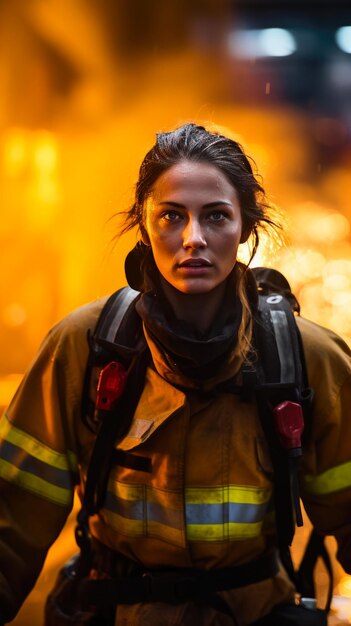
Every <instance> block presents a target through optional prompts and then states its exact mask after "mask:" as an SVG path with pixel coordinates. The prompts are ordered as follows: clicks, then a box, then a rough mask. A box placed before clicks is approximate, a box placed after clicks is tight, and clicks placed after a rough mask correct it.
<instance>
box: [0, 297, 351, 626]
mask: <svg viewBox="0 0 351 626" xmlns="http://www.w3.org/2000/svg"><path fill="white" fill-rule="evenodd" d="M102 304H103V302H96V303H94V304H92V305H88V306H87V307H83V308H82V309H80V310H78V311H76V312H75V313H73V314H71V315H70V316H68V317H67V318H66V319H65V320H64V321H63V322H61V323H60V324H59V325H57V326H56V327H55V328H54V329H53V331H51V333H50V334H49V336H48V337H47V339H46V340H45V342H44V344H43V346H42V348H41V351H40V353H39V355H38V357H37V359H36V361H35V363H34V365H33V366H32V368H31V369H30V370H29V372H28V374H27V375H26V377H25V379H24V381H23V383H22V385H21V387H20V389H19V391H18V392H17V394H16V396H15V398H14V400H13V402H12V403H11V405H10V407H9V409H8V412H7V416H4V417H3V419H2V422H1V426H0V429H1V436H2V448H1V459H2V460H1V462H0V475H1V477H2V478H1V498H0V507H1V518H2V528H7V529H8V530H7V532H6V533H5V534H4V535H3V537H1V533H0V562H1V563H2V564H3V565H2V566H3V572H4V579H2V580H0V606H1V609H3V611H2V614H4V615H5V617H6V619H8V620H9V619H12V618H13V617H14V614H15V612H16V610H18V608H19V605H20V604H21V602H22V601H23V599H24V596H25V595H26V594H27V593H28V591H29V590H30V588H31V586H32V585H33V584H34V582H35V579H36V577H37V575H38V573H39V571H40V568H41V566H42V563H43V560H44V557H45V553H46V551H47V549H48V547H49V546H50V545H51V543H52V542H53V541H54V539H55V538H56V536H57V534H58V533H59V531H60V530H61V528H62V526H63V524H64V521H65V518H66V516H67V514H68V512H69V510H70V507H71V503H72V489H73V487H74V485H76V484H77V482H78V479H77V468H78V462H77V459H79V471H80V482H81V487H80V489H82V488H83V483H84V476H85V474H86V469H87V464H88V460H89V457H90V454H91V449H92V445H93V442H94V435H93V434H92V433H91V432H89V431H88V429H87V428H86V427H85V426H84V425H83V424H82V422H81V420H80V408H81V395H82V386H83V378H84V370H85V364H86V360H87V357H88V344H87V341H86V334H87V330H88V328H91V329H92V328H93V327H94V326H95V323H96V320H97V318H98V315H99V312H100V310H101V307H102ZM298 324H299V327H300V330H301V332H302V337H303V342H304V347H305V353H306V359H307V367H308V371H309V378H310V383H311V386H313V387H314V389H315V411H314V422H313V425H312V427H311V434H310V437H309V441H308V444H307V447H306V450H305V453H304V458H303V472H302V487H303V499H304V504H305V507H306V509H307V511H308V514H309V516H310V517H311V520H312V522H313V523H314V525H315V527H316V528H317V530H318V531H320V532H324V533H328V534H335V536H336V538H337V540H338V542H339V552H338V557H339V560H340V562H341V563H342V565H343V566H344V568H345V569H346V571H349V572H351V558H350V554H351V552H350V543H351V521H350V517H349V510H350V497H351V478H350V476H351V472H350V471H349V469H350V466H351V436H350V435H351V432H350V431H351V420H348V419H347V414H348V411H349V410H350V409H349V407H350V400H351V366H350V351H349V350H348V348H347V346H346V345H345V344H344V343H343V342H342V341H341V340H340V339H339V338H338V337H336V336H335V335H334V334H333V333H332V332H331V331H328V330H325V329H322V328H320V327H319V326H317V325H315V324H313V323H311V322H307V321H306V320H303V319H298ZM146 337H147V341H148V344H149V348H150V351H151V354H152V357H153V365H152V366H151V367H149V368H148V370H147V376H146V382H145V387H144V391H143V393H142V396H141V398H140V401H139V404H138V407H137V410H136V412H135V414H134V418H133V422H132V425H131V428H130V430H129V432H128V433H127V435H126V436H125V437H124V439H123V441H122V443H121V445H120V449H121V450H122V451H124V452H125V453H126V454H128V455H130V456H132V457H133V458H135V459H151V461H150V465H151V467H150V465H149V466H148V467H149V469H151V471H143V470H141V469H135V468H134V469H130V468H129V467H127V466H123V464H122V465H121V464H120V465H118V466H116V467H114V468H113V470H112V472H111V477H110V481H109V486H108V492H107V496H106V500H105V504H104V508H103V509H102V510H101V512H100V514H99V515H98V516H96V517H95V518H94V519H93V520H92V521H91V532H92V534H93V535H94V536H95V537H97V539H99V540H100V541H102V542H103V543H104V544H106V545H108V546H110V547H113V548H114V549H116V550H118V551H119V552H120V553H121V554H123V555H125V556H127V557H129V558H130V559H133V560H134V561H139V562H141V563H142V564H143V565H144V566H145V567H146V568H150V569H154V568H159V567H160V566H164V567H167V568H173V567H180V568H187V567H196V568H200V569H206V570H207V569H212V568H225V567H232V566H235V565H239V564H241V563H245V562H248V561H251V560H254V559H255V558H258V557H260V556H262V555H263V554H265V553H266V552H267V551H268V550H269V549H270V548H271V546H272V545H274V543H275V530H274V523H273V521H272V514H271V511H270V502H271V495H272V482H271V478H272V477H271V466H270V458H269V454H268V451H267V449H266V445H265V441H264V436H263V432H262V429H261V425H260V421H259V419H258V415H257V409H256V406H255V403H254V402H252V403H242V402H240V399H239V397H238V396H236V395H233V394H230V393H228V392H225V391H222V392H221V391H218V390H216V385H217V384H218V383H219V382H223V381H225V380H227V379H228V378H230V377H233V376H234V375H235V374H237V373H238V372H239V370H240V365H241V363H240V360H239V358H238V357H236V358H235V359H233V360H232V361H231V362H230V363H227V364H226V366H225V367H224V368H223V369H222V371H221V372H220V373H219V374H218V376H216V377H213V378H212V379H211V380H207V381H203V382H202V383H201V385H199V386H196V385H192V387H189V388H187V389H186V390H185V388H186V387H187V381H186V380H185V379H184V378H183V379H182V378H181V375H180V374H179V372H176V373H175V372H174V371H173V370H172V368H171V366H170V364H169V363H168V362H167V361H166V360H165V357H164V355H163V353H162V351H161V349H160V347H159V346H157V345H156V344H155V343H154V342H153V341H152V340H151V338H150V337H149V336H147V335H146ZM179 384H182V390H180V389H179V388H177V386H176V385H179ZM28 407H30V410H31V413H30V414H29V412H28ZM68 451H70V452H68ZM122 463H123V457H122ZM125 465H127V464H125ZM43 476H44V478H43ZM38 513H39V514H38ZM34 518H35V523H34ZM28 528H30V529H31V534H30V537H28ZM160 559H162V562H160ZM5 575H6V582H5ZM293 593H294V589H293V587H292V584H291V582H290V581H289V579H288V577H287V576H286V574H285V572H284V571H283V570H282V569H281V571H280V572H279V573H278V575H277V576H276V577H274V578H272V579H269V580H267V581H263V582H261V583H259V584H257V585H255V587H254V588H252V586H248V587H246V588H244V589H240V590H231V591H225V592H221V593H220V595H221V597H223V598H224V599H225V601H226V603H227V605H228V606H229V607H231V609H232V611H233V615H234V616H235V618H234V617H233V619H230V618H229V617H228V616H227V615H222V614H219V613H218V612H217V611H216V610H215V609H209V610H208V611H207V610H206V611H205V610H204V609H203V608H201V606H196V605H194V604H193V603H191V602H189V603H185V604H184V605H180V606H172V605H167V604H164V603H161V604H160V603H152V604H138V605H132V606H125V605H120V606H119V607H118V609H117V618H116V620H117V621H116V623H117V624H118V626H121V625H123V624H128V626H132V625H133V626H136V625H138V626H139V625H141V624H145V623H153V624H155V625H156V624H158V623H162V626H167V625H168V624H184V625H187V624H190V623H201V624H202V625H203V626H210V624H214V623H216V624H218V625H221V626H222V625H223V626H224V625H226V624H233V622H234V623H235V621H234V619H235V620H236V622H237V623H238V624H248V623H250V622H254V621H256V620H258V619H259V618H261V617H263V616H264V615H265V614H267V613H268V612H269V611H270V610H271V608H272V607H273V606H274V605H275V604H277V603H283V602H288V601H290V600H292V598H293ZM3 607H4V608H3ZM160 616H161V617H160ZM160 619H161V622H160Z"/></svg>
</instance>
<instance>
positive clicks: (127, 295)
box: [105, 287, 140, 343]
mask: <svg viewBox="0 0 351 626" xmlns="http://www.w3.org/2000/svg"><path fill="white" fill-rule="evenodd" d="M139 293H140V292H139V291H135V290H134V289H131V288H130V287H126V288H125V289H123V291H121V292H120V293H119V294H118V298H117V299H116V302H115V304H118V307H116V308H117V312H116V313H115V315H114V317H113V319H112V320H111V321H110V325H109V329H108V332H107V334H106V337H105V339H106V341H110V342H111V343H113V341H114V339H115V337H116V333H117V331H118V329H119V326H120V324H121V321H122V319H123V316H124V314H125V312H126V310H127V309H128V307H129V305H130V304H131V303H132V302H133V300H135V298H136V297H137V296H138V295H139Z"/></svg>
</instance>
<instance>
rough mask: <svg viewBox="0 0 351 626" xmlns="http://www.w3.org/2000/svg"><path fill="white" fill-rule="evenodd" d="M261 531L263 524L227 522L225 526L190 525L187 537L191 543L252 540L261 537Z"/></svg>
mask: <svg viewBox="0 0 351 626" xmlns="http://www.w3.org/2000/svg"><path fill="white" fill-rule="evenodd" d="M261 529H262V522H256V523H252V524H240V523H235V522H227V523H225V524H188V525H187V536H188V539H189V541H222V540H225V539H231V540H235V539H238V540H241V539H252V538H253V537H258V536H259V535H260V533H261Z"/></svg>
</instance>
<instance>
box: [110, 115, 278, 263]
mask: <svg viewBox="0 0 351 626" xmlns="http://www.w3.org/2000/svg"><path fill="white" fill-rule="evenodd" d="M183 159H186V160H189V161H196V162H205V163H210V164H212V165H215V166H216V167H218V169H220V170H221V171H222V172H223V174H224V175H225V176H226V177H227V179H228V180H229V181H230V183H231V184H232V185H233V187H235V189H236V192H237V194H238V197H239V202H240V208H241V213H242V220H243V234H242V241H246V239H247V238H248V237H249V235H250V234H253V236H254V240H253V250H252V257H253V256H254V254H255V252H256V249H257V246H258V243H259V235H258V226H260V225H270V226H273V227H276V226H277V225H276V224H275V222H274V221H273V219H272V218H271V217H269V215H268V213H269V205H268V204H267V202H266V201H265V192H264V189H263V187H262V185H261V184H260V183H259V182H258V180H257V179H256V177H255V175H254V173H253V170H252V167H251V164H250V161H249V158H248V157H247V156H246V155H245V153H244V150H243V148H242V147H241V145H240V144H239V143H237V142H236V141H234V140H233V139H230V138H228V137H225V136H224V135H221V134H219V133H217V132H210V131H209V130H207V129H206V128H205V127H204V126H198V125H197V124H185V125H184V126H181V127H180V128H177V129H175V130H173V131H170V132H165V133H158V134H157V138H156V143H155V145H154V146H153V147H152V148H151V150H149V152H148V153H147V154H146V156H145V158H144V160H143V162H142V164H141V166H140V170H139V179H138V182H137V184H136V189H135V202H134V204H133V205H132V206H131V208H130V209H129V211H127V212H126V216H127V217H126V222H125V226H124V228H123V229H122V232H127V231H129V230H130V229H131V228H133V227H134V226H138V227H139V229H140V232H141V234H142V235H143V234H145V227H144V206H145V202H146V200H147V198H148V197H149V196H150V193H151V191H152V186H153V184H154V183H155V181H156V180H157V179H158V178H159V176H160V175H161V174H162V173H163V172H165V171H166V170H167V169H169V168H170V167H171V166H172V165H175V164H176V163H178V162H179V161H181V160H183Z"/></svg>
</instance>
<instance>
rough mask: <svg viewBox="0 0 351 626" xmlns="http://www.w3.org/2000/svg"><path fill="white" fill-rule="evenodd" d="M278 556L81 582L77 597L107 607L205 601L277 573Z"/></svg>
mask: <svg viewBox="0 0 351 626" xmlns="http://www.w3.org/2000/svg"><path fill="white" fill-rule="evenodd" d="M278 570H279V563H278V558H277V554H276V553H273V554H268V555H266V556H263V557H261V558H260V559H257V560H255V561H251V562H250V563H245V564H244V565H239V566H237V567H231V568H225V569H213V570H209V571H203V570H196V569H190V568H187V569H172V570H166V569H165V570H157V571H155V570H152V571H146V572H145V573H144V574H143V575H142V576H131V577H121V578H105V579H100V580H99V579H98V580H97V579H83V580H82V581H81V583H80V588H79V598H80V600H81V602H82V605H84V606H95V607H106V606H107V605H108V606H115V605H117V604H136V603H138V602H166V603H168V604H182V603H183V602H186V601H189V600H201V599H202V600H206V598H207V596H211V595H213V594H214V593H216V592H218V591H226V590H229V589H237V588H240V587H246V586H247V585H253V584H255V583H258V582H261V581H263V580H265V579H267V578H271V577H273V576H275V575H276V574H277V573H278Z"/></svg>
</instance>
